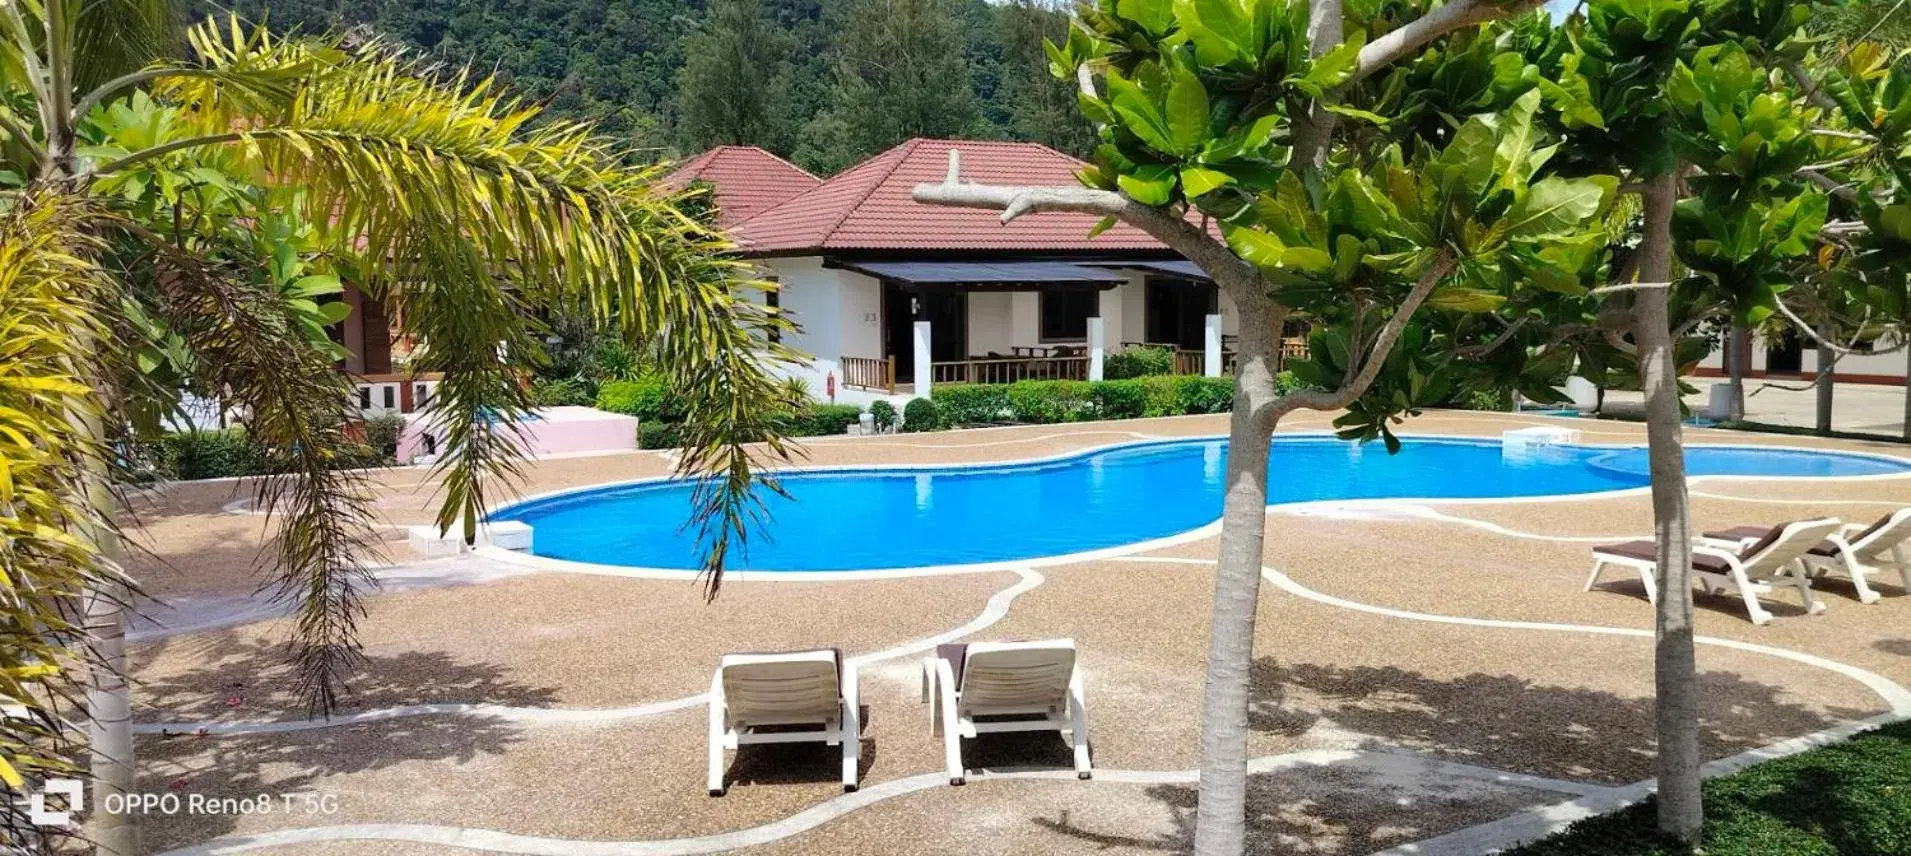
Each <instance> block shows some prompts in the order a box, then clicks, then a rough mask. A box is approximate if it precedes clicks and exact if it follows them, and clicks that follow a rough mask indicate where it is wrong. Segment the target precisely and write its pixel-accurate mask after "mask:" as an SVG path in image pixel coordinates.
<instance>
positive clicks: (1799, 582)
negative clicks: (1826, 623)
mask: <svg viewBox="0 0 1911 856" xmlns="http://www.w3.org/2000/svg"><path fill="white" fill-rule="evenodd" d="M1789 576H1790V577H1791V580H1792V584H1793V585H1795V586H1798V599H1799V600H1801V601H1804V603H1805V614H1806V615H1817V614H1818V613H1821V612H1824V611H1825V605H1824V603H1822V602H1820V601H1819V600H1818V598H1815V597H1812V593H1811V576H1810V575H1809V574H1807V573H1805V563H1804V562H1803V561H1802V560H1795V561H1793V562H1792V567H1791V573H1790V575H1789ZM1862 578H1863V577H1862V575H1859V574H1853V575H1852V579H1854V580H1856V579H1862ZM1860 585H1863V584H1862V583H1860Z"/></svg>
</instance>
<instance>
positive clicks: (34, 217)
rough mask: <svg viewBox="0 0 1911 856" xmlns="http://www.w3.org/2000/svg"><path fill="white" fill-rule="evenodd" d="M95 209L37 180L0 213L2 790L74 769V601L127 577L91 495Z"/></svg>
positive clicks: (102, 330)
mask: <svg viewBox="0 0 1911 856" xmlns="http://www.w3.org/2000/svg"><path fill="white" fill-rule="evenodd" d="M97 216H98V212H97V211H96V210H94V209H93V208H92V207H91V206H90V205H88V204H87V203H86V202H85V201H84V200H83V199H80V198H77V197H71V196H65V195H56V194H53V193H50V192H47V191H45V190H44V189H43V188H29V189H28V192H26V193H23V194H22V195H21V196H20V197H19V199H18V200H17V201H16V203H15V204H14V205H13V207H11V208H10V209H8V210H5V211H0V706H19V708H22V709H24V710H25V711H27V712H28V714H27V715H26V716H24V717H22V716H14V717H0V789H5V790H10V791H20V790H22V788H23V787H24V784H25V782H26V780H28V779H30V778H36V777H39V776H42V775H45V774H49V773H58V772H66V771H70V770H71V769H72V765H71V762H70V760H69V759H70V758H71V753H72V751H73V747H72V746H70V745H69V741H70V739H71V738H70V735H72V734H73V733H75V731H74V728H73V726H72V724H71V723H68V722H64V721H63V716H62V714H60V713H59V707H60V703H61V701H62V700H63V699H65V698H67V697H68V694H69V691H70V689H71V682H72V680H73V676H72V675H71V674H70V673H69V668H70V667H71V665H72V664H74V663H76V662H79V661H81V660H82V659H84V657H85V651H84V650H82V649H78V648H76V647H75V646H77V645H79V644H82V640H84V638H85V628H84V626H83V624H82V623H81V617H82V611H81V598H82V596H83V595H84V594H85V593H86V592H88V591H93V590H98V589H101V588H105V587H107V586H109V585H110V586H114V587H118V586H120V585H123V584H125V583H126V582H127V581H126V580H125V578H124V576H123V575H122V574H121V572H120V570H119V569H118V567H117V566H115V565H114V564H113V562H112V561H111V559H110V558H108V556H107V554H106V550H107V549H108V548H109V547H110V545H111V543H112V542H113V541H114V540H115V534H116V533H115V530H114V528H113V521H112V520H111V518H110V517H109V516H108V515H109V513H110V504H109V503H101V502H98V501H97V500H98V499H99V498H100V495H101V494H100V493H99V491H101V490H103V489H104V482H103V475H102V474H103V473H104V472H105V470H106V466H107V461H108V454H107V450H106V449H105V448H104V447H103V446H102V445H101V444H100V443H99V442H98V441H97V440H96V437H97V436H98V435H97V433H96V432H94V431H92V430H91V427H92V426H94V425H97V424H98V423H99V420H100V419H101V418H102V415H103V414H102V404H101V402H102V400H103V399H104V398H105V397H106V396H105V394H104V391H103V390H98V389H95V388H93V387H92V386H91V385H90V383H91V379H93V378H97V377H100V376H101V373H100V372H99V371H98V369H97V361H96V357H95V355H96V353H97V352H98V351H99V343H100V342H101V341H103V340H104V338H105V335H106V327H105V324H104V323H103V321H102V320H101V319H102V318H103V317H104V316H106V315H108V314H110V307H111V306H112V305H113V303H114V292H115V287H114V285H113V283H112V282H111V280H110V279H108V278H107V277H105V276H104V275H103V273H102V271H101V269H100V268H99V267H98V265H97V264H96V263H95V262H94V260H93V259H94V257H95V255H96V254H97V253H98V251H99V250H100V246H99V245H98V243H97V242H96V240H95V239H94V238H93V237H91V234H92V225H93V222H94V221H95V219H96V218H97ZM19 802H20V801H19V800H14V799H8V800H0V804H4V805H7V806H10V807H11V806H14V805H16V804H17V803H19ZM6 811H7V812H11V811H12V808H9V809H7V810H6Z"/></svg>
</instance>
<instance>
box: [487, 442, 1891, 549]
mask: <svg viewBox="0 0 1911 856" xmlns="http://www.w3.org/2000/svg"><path fill="white" fill-rule="evenodd" d="M1395 436H1397V437H1399V438H1401V439H1402V440H1420V441H1439V442H1450V443H1460V444H1468V445H1478V446H1498V445H1501V442H1502V441H1501V440H1499V439H1495V438H1491V437H1481V436H1477V435H1470V434H1468V435H1453V434H1409V433H1398V434H1396V435H1395ZM1275 437H1276V439H1279V438H1281V437H1297V438H1324V439H1330V440H1338V439H1339V438H1338V437H1337V436H1336V435H1335V433H1334V432H1332V431H1322V430H1310V431H1291V432H1282V433H1277V434H1276V435H1275ZM1228 439H1229V438H1228V435H1226V434H1195V435H1187V436H1178V437H1158V438H1151V439H1147V440H1126V441H1122V442H1116V443H1105V444H1102V445H1099V446H1089V447H1086V448H1082V449H1078V450H1075V451H1073V452H1063V453H1060V454H1055V455H1042V456H1039V457H1033V458H1016V459H1011V460H1003V461H988V462H982V463H969V464H823V465H816V466H792V467H782V468H778V469H776V470H773V471H772V474H774V475H778V476H781V475H786V474H788V475H798V474H808V473H820V474H832V475H843V474H853V473H857V472H882V473H892V474H893V473H911V472H918V473H919V472H975V471H977V470H984V469H992V468H1006V467H1023V466H1031V465H1042V464H1053V463H1061V462H1065V461H1070V460H1075V459H1078V458H1086V457H1091V456H1094V455H1098V454H1102V453H1106V452H1112V451H1119V450H1125V449H1137V448H1146V447H1149V446H1163V445H1175V444H1180V443H1211V442H1216V441H1220V442H1227V441H1228ZM1559 445H1562V446H1567V447H1572V448H1580V449H1611V450H1620V449H1642V448H1644V445H1643V444H1640V443H1562V444H1559ZM1685 445H1686V446H1687V447H1704V448H1715V449H1747V450H1781V451H1789V452H1807V453H1812V454H1822V455H1838V456H1844V457H1852V458H1868V459H1871V460H1877V461H1887V462H1890V463H1892V464H1896V465H1898V466H1901V467H1904V468H1905V471H1904V472H1897V473H1872V474H1869V475H1855V476H1760V475H1700V476H1690V477H1688V478H1687V479H1686V483H1687V484H1688V485H1690V484H1694V483H1698V482H1705V481H1710V480H1726V479H1730V480H1739V481H1779V482H1803V481H1810V482H1849V481H1884V480H1889V479H1906V478H1911V457H1900V456H1897V455H1887V454H1884V453H1882V452H1870V451H1851V450H1846V449H1821V448H1814V447H1810V446H1793V445H1781V444H1777V443H1686V444H1685ZM677 478H678V477H677V476H675V475H666V476H647V477H644V478H638V479H625V480H622V481H614V482H604V483H601V484H593V485H579V486H577V487H568V488H559V489H557V490H551V491H544V492H542V493H537V494H532V495H530V496H525V497H520V498H518V499H514V500H512V501H510V502H507V503H501V504H498V505H496V506H493V507H492V508H490V509H487V510H486V511H485V517H486V518H487V519H489V518H490V517H491V516H493V515H496V514H499V513H502V512H505V511H508V510H510V509H513V508H517V507H519V506H525V505H530V504H533V503H537V502H543V501H547V500H551V499H557V498H561V497H567V496H572V495H576V494H582V493H590V492H593V491H600V490H615V489H621V488H628V487H641V486H645V485H651V484H663V483H668V482H671V481H675V480H677ZM1651 490H1652V488H1651V486H1650V485H1644V486H1640V487H1630V488H1619V489H1616V490H1599V491H1588V492H1586V493H1566V494H1552V495H1541V496H1509V497H1454V498H1443V497H1405V496H1402V497H1383V498H1373V497H1369V498H1359V499H1311V500H1301V501H1296V502H1276V503H1269V504H1268V505H1267V510H1268V511H1269V512H1272V511H1276V510H1279V511H1284V512H1285V511H1296V510H1307V509H1309V508H1316V507H1321V508H1325V507H1332V508H1375V507H1386V506H1389V505H1398V504H1439V505H1505V504H1510V503H1532V502H1567V501H1574V500H1583V499H1609V498H1613V497H1622V496H1629V495H1635V494H1648V493H1650V492H1651ZM1805 501H1809V500H1805ZM1220 531H1221V518H1219V517H1216V518H1215V519H1214V520H1211V521H1209V522H1207V523H1204V524H1202V525H1200V526H1197V527H1194V528H1192V529H1189V530H1186V531H1183V532H1176V533H1172V534H1169V535H1164V536H1161V537H1159V538H1149V539H1144V540H1141V541H1134V542H1130V543H1127V544H1118V545H1114V546H1110V547H1101V548H1097V549H1094V550H1083V551H1077V552H1074V553H1059V554H1055V555H1050V556H1037V557H1032V558H1026V559H1007V560H998V561H991V562H969V563H962V564H943V565H917V566H904V567H896V568H865V569H854V570H830V571H777V570H750V569H737V570H725V571H724V572H723V578H724V580H725V581H726V582H731V581H734V582H843V581H847V580H874V579H898V578H905V577H928V576H948V575H955V574H985V573H1002V572H1009V571H1013V570H1015V569H1018V568H1041V567H1054V566H1058V565H1071V564H1079V563H1082V562H1092V561H1099V560H1103V559H1112V558H1117V557H1121V556H1128V555H1133V554H1135V553H1142V552H1147V551H1149V550H1159V549H1163V548H1166V547H1173V546H1178V545H1181V544H1186V543H1190V542H1193V541H1199V540H1201V539H1203V538H1208V537H1211V536H1213V535H1217V534H1219V533H1220ZM473 552H474V554H476V555H480V556H483V557H485V558H489V559H492V560H496V561H501V562H505V563H508V564H514V565H519V566H522V567H528V568H533V569H536V570H541V571H554V572H563V573H577V574H587V575H591V576H614V577H629V578H635V579H676V580H694V579H697V578H700V577H701V576H703V572H702V571H700V570H691V569H685V568H652V567H642V566H635V565H607V564H603V563H600V562H584V561H578V560H575V559H557V558H552V557H550V556H538V555H533V554H530V553H521V552H518V551H515V550H506V549H503V548H501V547H492V546H485V547H478V548H476V549H475V550H474V551H473Z"/></svg>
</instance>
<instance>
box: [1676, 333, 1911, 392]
mask: <svg viewBox="0 0 1911 856" xmlns="http://www.w3.org/2000/svg"><path fill="white" fill-rule="evenodd" d="M1896 344H1897V343H1896V342H1894V341H1892V340H1890V339H1886V340H1884V341H1882V342H1859V343H1858V344H1857V345H1855V346H1854V348H1855V349H1856V350H1857V351H1858V353H1852V354H1846V355H1845V356H1843V357H1840V358H1838V360H1837V361H1836V362H1835V363H1833V364H1832V372H1831V373H1832V379H1833V381H1835V382H1837V383H1872V384H1889V385H1892V386H1899V385H1902V384H1904V382H1905V372H1906V370H1907V362H1906V360H1907V359H1911V354H1906V353H1904V352H1897V351H1894V352H1892V353H1883V354H1872V353H1866V352H1867V351H1869V350H1871V349H1872V347H1873V346H1874V345H1875V346H1878V347H1879V348H1880V349H1883V350H1889V349H1891V348H1892V346H1894V345H1896ZM1725 350H1726V349H1725V348H1724V347H1720V348H1718V349H1716V350H1714V351H1713V352H1712V353H1710V354H1708V355H1706V358H1705V359H1704V360H1703V361H1702V362H1700V363H1699V367H1698V368H1697V369H1696V370H1695V371H1694V372H1693V373H1694V374H1696V375H1698V376H1700V377H1723V376H1725V375H1726V374H1727V371H1726V362H1725ZM1739 365H1741V366H1744V367H1745V376H1746V377H1748V378H1772V379H1783V380H1793V381H1795V380H1798V379H1801V378H1803V379H1807V380H1809V379H1811V378H1815V377H1817V376H1818V369H1819V365H1820V362H1819V353H1818V347H1817V345H1816V343H1813V342H1810V341H1807V340H1806V339H1805V338H1804V337H1802V336H1798V335H1796V334H1794V333H1790V332H1787V333H1786V334H1785V335H1784V336H1782V337H1776V338H1771V337H1765V336H1756V335H1754V336H1747V337H1745V349H1744V353H1743V355H1742V361H1741V362H1740V363H1739Z"/></svg>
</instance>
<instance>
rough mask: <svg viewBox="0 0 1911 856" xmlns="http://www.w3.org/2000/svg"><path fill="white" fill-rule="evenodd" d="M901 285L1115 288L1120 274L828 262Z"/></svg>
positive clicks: (1067, 265)
mask: <svg viewBox="0 0 1911 856" xmlns="http://www.w3.org/2000/svg"><path fill="white" fill-rule="evenodd" d="M828 266H829V267H838V268H842V269H844V270H853V271H855V272H857V273H862V274H868V275H870V276H873V277H876V278H878V279H886V280H890V281H892V282H899V283H902V284H904V285H946V286H954V287H957V288H968V289H996V290H1016V289H1027V288H1030V287H1044V286H1074V287H1077V288H1081V287H1088V288H1114V287H1115V286H1118V285H1120V284H1122V283H1123V282H1126V281H1127V279H1126V278H1125V277H1123V276H1122V275H1121V274H1118V273H1115V272H1113V271H1109V270H1104V269H1101V268H1097V267H1088V266H1086V265H1080V264H1075V263H1074V262H1018V261H999V262H966V261H950V262H865V261H856V262H848V261H835V262H832V263H831V264H829V265H828Z"/></svg>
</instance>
